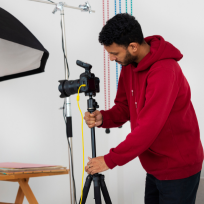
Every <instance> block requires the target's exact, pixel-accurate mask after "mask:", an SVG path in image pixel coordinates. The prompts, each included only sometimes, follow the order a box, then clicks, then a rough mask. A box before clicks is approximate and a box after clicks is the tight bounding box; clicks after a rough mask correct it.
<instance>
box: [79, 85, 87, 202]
mask: <svg viewBox="0 0 204 204" xmlns="http://www.w3.org/2000/svg"><path fill="white" fill-rule="evenodd" d="M82 86H86V85H85V84H82V85H81V86H80V87H79V89H78V94H77V104H78V108H79V111H80V113H81V118H82V122H81V129H82V148H83V172H82V183H81V201H80V204H81V202H82V197H83V181H84V133H83V114H82V112H81V109H80V106H79V100H80V96H79V91H80V89H81V87H82Z"/></svg>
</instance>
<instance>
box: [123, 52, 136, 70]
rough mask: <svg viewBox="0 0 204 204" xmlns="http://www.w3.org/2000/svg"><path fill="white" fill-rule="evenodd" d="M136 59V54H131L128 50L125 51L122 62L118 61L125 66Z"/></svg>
mask: <svg viewBox="0 0 204 204" xmlns="http://www.w3.org/2000/svg"><path fill="white" fill-rule="evenodd" d="M136 60H137V56H133V55H131V54H130V53H129V51H128V50H127V51H126V56H125V59H124V61H123V62H120V63H121V64H122V65H123V66H127V65H128V64H132V63H133V62H135V61H136Z"/></svg>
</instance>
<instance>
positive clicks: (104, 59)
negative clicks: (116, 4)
mask: <svg viewBox="0 0 204 204" xmlns="http://www.w3.org/2000/svg"><path fill="white" fill-rule="evenodd" d="M105 23H106V22H105V3H104V0H103V26H104V25H105ZM103 66H104V100H105V110H107V106H106V103H107V102H106V51H105V48H103Z"/></svg>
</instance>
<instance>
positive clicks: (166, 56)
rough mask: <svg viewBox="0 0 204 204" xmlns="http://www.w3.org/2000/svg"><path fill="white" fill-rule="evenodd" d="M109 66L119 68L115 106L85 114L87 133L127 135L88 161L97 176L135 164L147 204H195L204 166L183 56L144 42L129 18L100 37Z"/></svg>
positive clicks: (159, 42) (112, 23)
mask: <svg viewBox="0 0 204 204" xmlns="http://www.w3.org/2000/svg"><path fill="white" fill-rule="evenodd" d="M99 42H100V43H101V44H102V45H104V47H105V49H106V50H107V52H108V53H109V54H110V60H111V61H113V60H115V61H116V62H118V63H119V64H121V65H123V67H122V71H121V74H120V79H119V84H118V91H117V95H116V98H115V105H114V106H113V107H112V108H111V109H110V110H108V111H95V112H94V113H92V114H90V113H88V112H86V113H85V117H84V119H85V121H86V123H87V125H88V127H90V128H92V127H99V126H100V127H103V128H111V127H119V126H121V125H122V124H124V123H125V122H127V121H130V122H131V133H130V134H128V135H127V137H126V139H125V140H124V141H123V142H121V143H120V144H119V145H118V146H117V147H116V148H112V149H111V150H110V152H109V153H108V154H106V155H105V156H103V157H97V158H93V159H91V158H89V162H88V164H87V166H86V167H85V170H86V171H87V173H89V174H95V173H98V172H102V171H105V170H108V169H109V168H110V169H113V168H114V167H116V166H117V165H118V166H121V165H124V164H126V163H127V162H129V161H131V160H132V159H134V158H136V157H137V156H138V157H139V159H140V162H141V164H142V166H143V168H144V169H145V170H146V171H147V177H146V188H145V203H146V204H158V203H159V204H193V203H195V198H196V192H197V188H198V184H199V179H200V171H201V168H202V162H203V147H202V144H201V141H200V133H199V127H198V122H197V118H196V114H195V111H194V108H193V106H192V103H191V93H190V87H189V84H188V82H187V80H186V78H185V76H184V75H183V73H182V70H181V68H180V66H179V64H178V63H177V61H179V60H180V59H181V58H182V57H183V55H182V54H181V53H180V51H179V50H178V49H177V48H175V47H174V46H173V45H172V44H170V43H169V42H166V41H165V40H164V39H163V38H162V37H161V36H151V37H147V38H145V39H144V38H143V33H142V30H141V27H140V24H139V23H138V22H137V20H135V18H134V17H133V16H130V15H129V14H118V15H116V16H114V17H113V18H112V19H110V20H109V21H108V22H107V24H106V25H105V26H104V27H103V29H102V31H101V32H100V35H99Z"/></svg>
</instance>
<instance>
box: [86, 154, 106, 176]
mask: <svg viewBox="0 0 204 204" xmlns="http://www.w3.org/2000/svg"><path fill="white" fill-rule="evenodd" d="M88 159H89V162H88V163H87V166H86V167H85V171H86V172H87V173H88V174H91V175H93V174H96V173H99V172H103V171H106V170H108V169H109V167H108V166H107V165H106V163H105V160H104V156H100V157H95V158H92V159H91V158H90V157H88Z"/></svg>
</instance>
